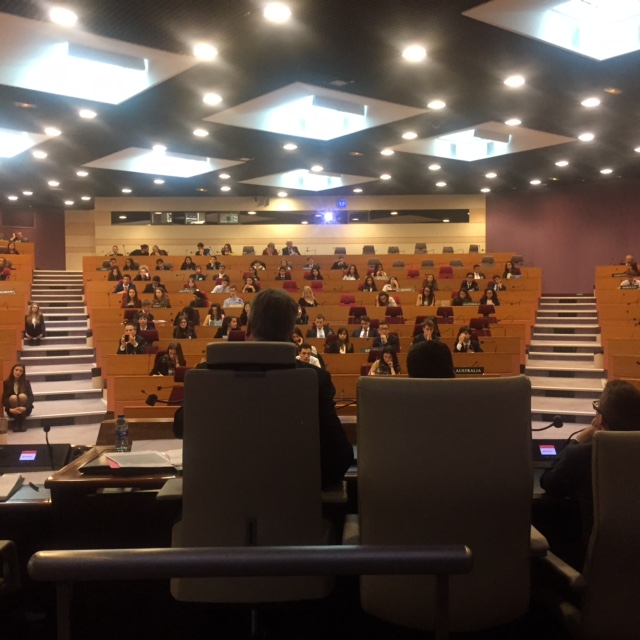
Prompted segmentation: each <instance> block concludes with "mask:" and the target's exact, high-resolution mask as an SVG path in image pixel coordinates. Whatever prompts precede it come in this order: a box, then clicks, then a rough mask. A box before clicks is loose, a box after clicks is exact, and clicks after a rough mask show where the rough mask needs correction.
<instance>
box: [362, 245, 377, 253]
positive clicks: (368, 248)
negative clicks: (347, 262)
mask: <svg viewBox="0 0 640 640" xmlns="http://www.w3.org/2000/svg"><path fill="white" fill-rule="evenodd" d="M375 252H376V248H375V247H374V246H373V245H372V244H365V245H364V246H363V247H362V254H363V255H366V254H371V253H375Z"/></svg>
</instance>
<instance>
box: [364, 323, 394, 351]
mask: <svg viewBox="0 0 640 640" xmlns="http://www.w3.org/2000/svg"><path fill="white" fill-rule="evenodd" d="M371 346H372V348H373V349H382V348H383V347H386V346H389V347H393V348H394V349H395V350H396V352H398V351H400V340H399V338H398V336H397V335H396V334H394V333H389V323H388V322H387V321H386V320H381V321H380V324H379V325H378V335H377V336H376V337H375V338H374V339H373V345H371Z"/></svg>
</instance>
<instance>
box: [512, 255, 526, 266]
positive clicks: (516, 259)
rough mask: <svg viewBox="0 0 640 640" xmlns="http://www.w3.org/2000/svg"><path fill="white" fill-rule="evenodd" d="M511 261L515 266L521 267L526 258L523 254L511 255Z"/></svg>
mask: <svg viewBox="0 0 640 640" xmlns="http://www.w3.org/2000/svg"><path fill="white" fill-rule="evenodd" d="M511 262H512V263H513V266H514V267H520V266H522V264H523V263H524V258H523V257H522V256H517V255H516V256H511Z"/></svg>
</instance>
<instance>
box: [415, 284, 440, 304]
mask: <svg viewBox="0 0 640 640" xmlns="http://www.w3.org/2000/svg"><path fill="white" fill-rule="evenodd" d="M435 305H436V296H435V294H434V293H433V290H432V289H431V287H430V286H429V285H425V286H424V287H422V292H421V293H419V294H418V299H417V300H416V307H435Z"/></svg>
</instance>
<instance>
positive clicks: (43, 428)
mask: <svg viewBox="0 0 640 640" xmlns="http://www.w3.org/2000/svg"><path fill="white" fill-rule="evenodd" d="M42 430H43V431H44V439H45V440H46V441H47V451H48V452H49V463H50V464H51V470H52V471H55V470H56V465H55V464H54V462H53V447H52V446H51V443H50V442H49V431H51V427H50V426H49V425H44V426H43V427H42Z"/></svg>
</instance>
